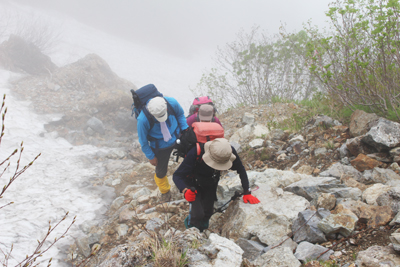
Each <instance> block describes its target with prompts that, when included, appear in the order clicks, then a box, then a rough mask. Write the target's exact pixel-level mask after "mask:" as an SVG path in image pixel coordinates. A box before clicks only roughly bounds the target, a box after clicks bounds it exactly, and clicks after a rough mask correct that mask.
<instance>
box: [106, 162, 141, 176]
mask: <svg viewBox="0 0 400 267" xmlns="http://www.w3.org/2000/svg"><path fill="white" fill-rule="evenodd" d="M104 165H105V167H106V170H107V171H108V172H109V173H114V172H128V171H129V172H130V171H131V170H132V169H133V168H134V166H135V165H136V163H135V162H134V161H133V160H111V159H110V160H107V162H106V163H105V164H104Z"/></svg>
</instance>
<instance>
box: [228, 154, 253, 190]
mask: <svg viewBox="0 0 400 267" xmlns="http://www.w3.org/2000/svg"><path fill="white" fill-rule="evenodd" d="M232 153H233V154H234V155H235V156H236V159H235V160H234V161H233V163H232V167H231V170H234V171H236V172H237V173H238V174H239V177H240V181H241V183H242V187H243V192H248V191H249V178H248V177H247V172H246V169H245V168H244V166H243V164H242V161H241V160H240V157H239V155H238V153H237V152H236V150H235V148H234V147H232Z"/></svg>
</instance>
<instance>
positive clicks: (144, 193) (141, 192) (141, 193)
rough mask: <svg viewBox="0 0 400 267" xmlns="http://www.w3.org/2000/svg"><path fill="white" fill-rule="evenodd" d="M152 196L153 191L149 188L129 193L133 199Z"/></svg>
mask: <svg viewBox="0 0 400 267" xmlns="http://www.w3.org/2000/svg"><path fill="white" fill-rule="evenodd" d="M150 194H151V191H150V189H148V188H147V187H142V188H139V189H137V190H136V191H134V192H130V193H129V196H130V197H131V198H132V199H136V200H137V199H138V198H139V197H141V196H148V195H150Z"/></svg>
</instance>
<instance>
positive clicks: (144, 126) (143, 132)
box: [137, 112, 155, 160]
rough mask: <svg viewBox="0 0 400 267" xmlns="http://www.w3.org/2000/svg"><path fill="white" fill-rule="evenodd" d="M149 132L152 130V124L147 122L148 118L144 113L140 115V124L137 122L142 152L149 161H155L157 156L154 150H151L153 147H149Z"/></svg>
mask: <svg viewBox="0 0 400 267" xmlns="http://www.w3.org/2000/svg"><path fill="white" fill-rule="evenodd" d="M143 117H144V118H143ZM149 130H150V123H149V121H148V120H147V118H146V116H145V115H144V114H143V112H142V113H141V114H140V115H139V117H138V122H137V132H138V137H139V143H140V146H141V148H142V151H143V153H144V154H145V155H146V157H147V158H148V159H149V160H152V159H154V157H155V155H154V153H153V150H151V147H150V145H149V141H148V139H147V135H148V134H149Z"/></svg>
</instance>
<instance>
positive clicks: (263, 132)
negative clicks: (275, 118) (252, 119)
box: [253, 125, 270, 138]
mask: <svg viewBox="0 0 400 267" xmlns="http://www.w3.org/2000/svg"><path fill="white" fill-rule="evenodd" d="M269 134H270V133H269V129H268V127H265V126H264V125H255V126H254V129H253V135H254V136H256V137H262V138H269Z"/></svg>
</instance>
